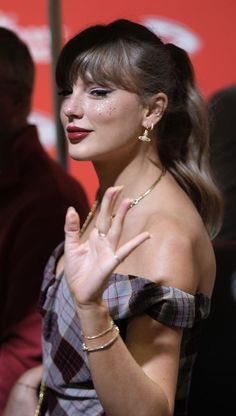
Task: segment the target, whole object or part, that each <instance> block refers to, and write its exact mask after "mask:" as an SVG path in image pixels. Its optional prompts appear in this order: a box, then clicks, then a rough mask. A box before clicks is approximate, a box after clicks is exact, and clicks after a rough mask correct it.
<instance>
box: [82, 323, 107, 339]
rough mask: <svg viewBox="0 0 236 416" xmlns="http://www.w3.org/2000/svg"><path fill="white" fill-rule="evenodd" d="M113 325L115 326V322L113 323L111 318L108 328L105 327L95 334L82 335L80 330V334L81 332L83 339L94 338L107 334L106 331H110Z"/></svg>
mask: <svg viewBox="0 0 236 416" xmlns="http://www.w3.org/2000/svg"><path fill="white" fill-rule="evenodd" d="M114 327H115V324H114V322H113V320H112V319H111V326H109V328H107V329H105V331H103V332H100V333H99V334H97V335H84V334H83V332H82V331H81V334H82V336H83V337H84V338H85V339H96V338H100V337H102V336H103V335H105V334H107V333H108V332H110V331H112V329H113V328H114Z"/></svg>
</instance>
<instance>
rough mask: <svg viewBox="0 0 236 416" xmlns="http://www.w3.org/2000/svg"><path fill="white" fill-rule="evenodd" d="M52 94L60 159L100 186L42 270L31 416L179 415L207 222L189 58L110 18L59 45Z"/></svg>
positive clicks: (204, 296) (202, 310) (200, 110)
mask: <svg viewBox="0 0 236 416" xmlns="http://www.w3.org/2000/svg"><path fill="white" fill-rule="evenodd" d="M57 83H58V87H59V90H60V94H61V95H62V96H63V101H62V105H61V120H62V123H63V126H64V129H65V133H66V136H67V140H68V149H69V153H70V155H71V157H72V158H74V159H76V160H91V161H92V162H93V164H94V167H95V169H96V172H97V175H98V178H99V184H100V187H99V191H98V195H97V201H96V203H95V205H94V207H93V208H92V211H91V214H90V216H89V217H88V219H87V221H86V222H85V224H84V225H83V227H82V229H80V224H79V218H78V215H77V213H76V212H75V210H74V209H73V208H70V209H69V210H68V213H67V217H66V223H65V232H66V239H65V252H64V255H63V250H64V248H63V246H60V247H58V248H57V249H56V251H55V252H54V254H53V256H52V258H51V259H50V261H49V263H48V266H47V269H46V273H45V281H44V284H43V288H42V296H41V307H42V313H43V315H44V334H43V337H44V365H43V368H44V370H43V384H42V386H41V394H40V397H41V398H43V400H42V401H43V403H44V405H45V406H46V409H47V410H45V412H46V413H45V414H47V415H75V414H76V415H89V416H96V415H105V414H106V415H111V416H120V415H122V416H123V415H129V416H132V415H135V416H138V415H145V416H152V415H155V416H156V415H157V414H158V415H160V416H162V415H163V416H164V415H168V416H169V415H173V414H174V415H177V414H178V415H184V414H186V413H185V412H186V402H187V396H188V388H189V382H190V377H191V368H192V365H193V360H194V356H195V354H196V350H197V339H198V334H199V330H200V326H201V322H202V320H203V319H204V318H205V317H206V316H207V315H208V313H209V307H210V297H211V294H212V288H213V285H214V277H215V259H214V255H213V251H212V245H211V242H210V239H211V237H212V236H213V235H215V234H216V233H217V231H218V228H219V222H220V214H219V213H220V198H219V196H218V192H217V189H216V188H215V186H214V184H213V182H212V180H211V177H210V174H209V171H208V165H207V140H208V137H207V118H206V114H205V106H204V104H203V101H202V100H201V98H200V95H199V93H198V91H197V89H196V86H195V83H194V75H193V70H192V67H191V64H190V61H189V59H188V57H187V54H186V53H185V52H184V51H183V50H182V49H180V48H178V47H176V46H174V45H172V44H168V45H164V44H163V43H162V41H161V40H160V39H159V38H158V37H156V35H154V34H153V33H152V32H150V31H149V30H148V29H146V28H144V27H143V26H141V25H139V24H136V23H133V22H129V21H127V20H118V21H115V22H113V23H111V24H109V25H104V26H95V27H90V28H88V29H86V30H84V31H83V32H81V33H80V34H79V35H77V36H75V37H74V38H73V39H71V40H70V41H69V42H68V43H67V44H66V45H65V47H64V48H63V50H62V52H61V55H60V57H59V61H58V66H57ZM114 322H115V323H114ZM36 371H37V374H36V373H35V374H36V375H35V374H33V373H32V372H31V373H27V374H26V375H25V378H23V379H22V378H21V380H20V384H18V386H16V389H18V392H19V389H20V388H21V389H22V390H23V389H25V390H27V388H28V390H29V391H32V392H33V389H32V387H36V385H37V382H38V381H39V378H41V375H40V376H39V374H40V371H39V369H36ZM23 384H24V385H23ZM25 384H27V386H28V387H27V386H25ZM29 386H31V387H29ZM22 390H21V391H22ZM32 397H33V396H32ZM40 401H41V400H40ZM25 408H26V407H25ZM41 409H42V407H41ZM38 413H39V412H36V414H38Z"/></svg>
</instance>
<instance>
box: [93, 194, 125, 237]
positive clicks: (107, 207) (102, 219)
mask: <svg viewBox="0 0 236 416" xmlns="http://www.w3.org/2000/svg"><path fill="white" fill-rule="evenodd" d="M122 189H123V186H113V187H110V188H108V189H107V190H106V192H105V194H104V197H103V199H102V203H101V209H100V212H99V215H98V218H97V221H96V228H97V229H98V230H99V234H100V235H106V234H107V232H108V230H109V228H110V226H111V216H112V210H113V206H114V203H115V201H116V198H117V197H118V195H119V193H120V192H121V190H122Z"/></svg>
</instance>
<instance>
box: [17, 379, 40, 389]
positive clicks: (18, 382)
mask: <svg viewBox="0 0 236 416" xmlns="http://www.w3.org/2000/svg"><path fill="white" fill-rule="evenodd" d="M16 384H19V385H20V386H25V387H27V388H28V389H33V390H38V388H37V387H34V386H31V385H30V384H26V383H22V382H21V381H17V382H16Z"/></svg>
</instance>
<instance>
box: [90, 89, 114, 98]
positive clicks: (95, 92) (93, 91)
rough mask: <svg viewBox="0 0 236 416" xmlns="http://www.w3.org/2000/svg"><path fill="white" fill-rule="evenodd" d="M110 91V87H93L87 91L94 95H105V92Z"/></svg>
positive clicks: (108, 92)
mask: <svg viewBox="0 0 236 416" xmlns="http://www.w3.org/2000/svg"><path fill="white" fill-rule="evenodd" d="M111 92H112V90H111V89H107V88H93V89H91V90H90V91H89V94H91V95H93V96H94V97H100V98H102V97H106V95H107V94H110V93H111Z"/></svg>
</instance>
